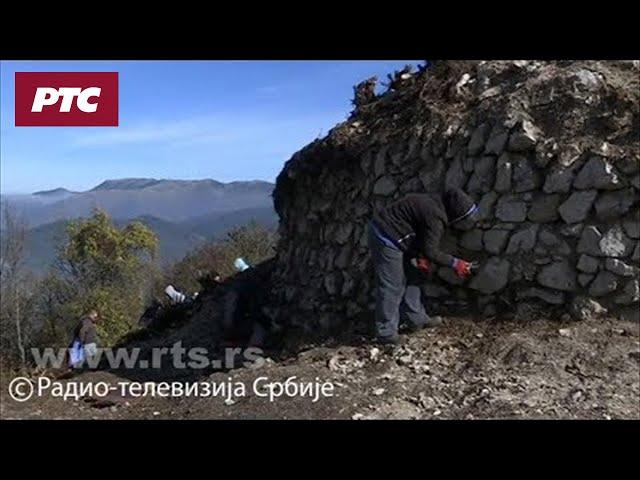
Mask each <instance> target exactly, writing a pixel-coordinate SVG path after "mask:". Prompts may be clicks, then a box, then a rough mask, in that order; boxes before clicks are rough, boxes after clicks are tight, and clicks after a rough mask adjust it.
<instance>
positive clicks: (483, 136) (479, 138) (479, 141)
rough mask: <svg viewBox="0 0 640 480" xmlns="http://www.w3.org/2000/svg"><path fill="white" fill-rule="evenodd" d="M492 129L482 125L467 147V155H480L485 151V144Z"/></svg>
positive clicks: (484, 124)
mask: <svg viewBox="0 0 640 480" xmlns="http://www.w3.org/2000/svg"><path fill="white" fill-rule="evenodd" d="M490 131H491V127H490V126H489V124H487V123H482V124H480V125H479V126H478V127H476V129H475V130H474V131H473V133H472V134H471V139H470V140H469V145H467V153H468V154H469V155H478V154H479V153H480V152H482V150H483V149H484V145H485V142H486V141H487V137H488V136H489V132H490Z"/></svg>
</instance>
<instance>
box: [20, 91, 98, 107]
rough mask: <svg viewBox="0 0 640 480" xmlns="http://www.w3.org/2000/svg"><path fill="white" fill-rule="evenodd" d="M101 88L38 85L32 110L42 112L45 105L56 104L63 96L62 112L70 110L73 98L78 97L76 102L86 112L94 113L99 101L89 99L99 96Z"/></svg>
mask: <svg viewBox="0 0 640 480" xmlns="http://www.w3.org/2000/svg"><path fill="white" fill-rule="evenodd" d="M101 90H102V89H101V88H99V87H89V88H85V89H82V88H77V87H60V88H51V87H38V88H37V89H36V94H35V96H34V97H33V105H32V106H31V111H32V112H42V108H43V107H45V106H51V105H55V104H56V103H58V100H60V98H61V97H62V102H61V103H60V112H70V111H71V106H72V105H73V99H74V98H76V97H77V98H78V100H77V102H76V103H77V105H78V108H79V109H80V110H82V111H83V112H85V113H92V112H95V111H96V110H97V109H98V103H97V102H96V103H89V99H90V98H92V97H99V96H100V91H101Z"/></svg>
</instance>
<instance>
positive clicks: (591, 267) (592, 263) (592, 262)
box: [577, 254, 600, 273]
mask: <svg viewBox="0 0 640 480" xmlns="http://www.w3.org/2000/svg"><path fill="white" fill-rule="evenodd" d="M599 267H600V261H599V260H598V259H597V258H594V257H591V256H589V255H585V254H582V255H580V258H579V259H578V266H577V268H578V270H580V271H581V272H585V273H596V272H597V271H598V268H599Z"/></svg>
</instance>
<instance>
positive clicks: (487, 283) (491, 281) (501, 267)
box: [469, 257, 510, 294]
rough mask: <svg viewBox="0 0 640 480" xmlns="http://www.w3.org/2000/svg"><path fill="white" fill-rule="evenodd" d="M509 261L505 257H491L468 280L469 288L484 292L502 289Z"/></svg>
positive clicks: (505, 282)
mask: <svg viewBox="0 0 640 480" xmlns="http://www.w3.org/2000/svg"><path fill="white" fill-rule="evenodd" d="M509 268H510V263H509V261H508V260H506V259H502V258H499V257H491V258H490V259H489V260H488V261H487V262H486V263H485V264H484V265H483V266H482V267H481V268H480V271H479V272H478V273H477V274H476V275H475V276H474V277H473V278H472V279H471V282H469V288H471V289H473V290H478V291H480V292H482V293H485V294H491V293H495V292H498V291H500V290H502V289H503V288H504V287H505V286H506V285H507V282H508V278H509Z"/></svg>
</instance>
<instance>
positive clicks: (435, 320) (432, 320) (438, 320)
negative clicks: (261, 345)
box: [407, 316, 444, 333]
mask: <svg viewBox="0 0 640 480" xmlns="http://www.w3.org/2000/svg"><path fill="white" fill-rule="evenodd" d="M443 323H444V322H443V321H442V317H440V316H437V317H428V318H427V321H426V322H424V323H422V324H420V325H412V324H409V325H407V333H415V332H419V331H420V330H422V329H423V328H434V327H439V326H441V325H442V324H443Z"/></svg>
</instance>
